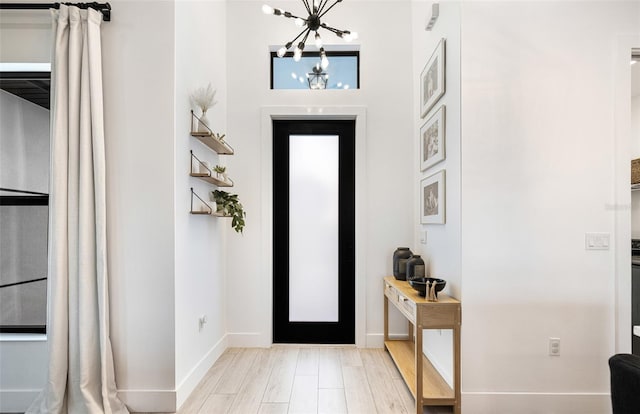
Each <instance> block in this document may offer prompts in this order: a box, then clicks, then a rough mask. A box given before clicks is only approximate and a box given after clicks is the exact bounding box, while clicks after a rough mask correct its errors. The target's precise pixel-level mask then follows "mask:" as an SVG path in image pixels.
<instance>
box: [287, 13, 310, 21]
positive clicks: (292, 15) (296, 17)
mask: <svg viewBox="0 0 640 414" xmlns="http://www.w3.org/2000/svg"><path fill="white" fill-rule="evenodd" d="M281 16H282V17H286V18H287V19H300V20H304V21H305V22H306V21H307V19H303V18H302V17H299V16H296V15H295V14H291V13H290V12H288V11H283V12H282V14H281Z"/></svg>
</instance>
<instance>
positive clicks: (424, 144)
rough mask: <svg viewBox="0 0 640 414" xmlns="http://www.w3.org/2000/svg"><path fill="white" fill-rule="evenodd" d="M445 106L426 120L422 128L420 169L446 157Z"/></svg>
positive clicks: (422, 169)
mask: <svg viewBox="0 0 640 414" xmlns="http://www.w3.org/2000/svg"><path fill="white" fill-rule="evenodd" d="M445 139H446V129H445V106H444V105H441V106H440V108H438V110H437V111H436V112H435V113H434V114H433V115H431V117H429V119H427V120H426V121H425V123H424V124H423V125H422V127H421V128H420V171H424V170H426V169H427V168H430V167H432V166H434V165H435V164H437V163H439V162H440V161H442V160H444V159H445V156H446V155H445Z"/></svg>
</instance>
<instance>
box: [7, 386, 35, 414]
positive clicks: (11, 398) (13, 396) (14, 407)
mask: <svg viewBox="0 0 640 414" xmlns="http://www.w3.org/2000/svg"><path fill="white" fill-rule="evenodd" d="M40 391H41V390H0V413H24V412H25V411H26V410H27V408H29V406H30V405H31V403H32V402H33V401H34V400H35V399H36V397H37V396H38V394H40Z"/></svg>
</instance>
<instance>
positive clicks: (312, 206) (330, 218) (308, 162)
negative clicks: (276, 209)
mask: <svg viewBox="0 0 640 414" xmlns="http://www.w3.org/2000/svg"><path fill="white" fill-rule="evenodd" d="M338 139H339V137H338V136H337V135H334V136H327V135H291V136H290V137H289V321H290V322H338V186H339V181H338V159H339V148H338Z"/></svg>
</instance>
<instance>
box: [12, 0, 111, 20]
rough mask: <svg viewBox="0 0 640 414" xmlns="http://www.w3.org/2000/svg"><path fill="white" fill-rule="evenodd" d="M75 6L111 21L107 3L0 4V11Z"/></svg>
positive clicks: (109, 8)
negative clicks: (96, 12)
mask: <svg viewBox="0 0 640 414" xmlns="http://www.w3.org/2000/svg"><path fill="white" fill-rule="evenodd" d="M61 4H64V5H67V6H77V7H79V8H81V9H87V8H92V9H94V10H97V11H99V12H100V13H102V19H103V20H104V21H105V22H110V21H111V5H110V4H109V3H95V2H93V3H0V10H2V9H4V10H46V9H59V8H60V5H61Z"/></svg>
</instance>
